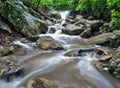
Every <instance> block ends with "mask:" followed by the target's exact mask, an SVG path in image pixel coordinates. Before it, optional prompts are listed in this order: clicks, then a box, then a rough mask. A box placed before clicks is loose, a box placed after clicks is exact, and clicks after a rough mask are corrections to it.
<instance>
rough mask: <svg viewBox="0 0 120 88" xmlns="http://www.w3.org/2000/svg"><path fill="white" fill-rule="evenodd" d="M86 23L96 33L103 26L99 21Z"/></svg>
mask: <svg viewBox="0 0 120 88" xmlns="http://www.w3.org/2000/svg"><path fill="white" fill-rule="evenodd" d="M86 21H87V23H88V24H89V25H90V28H91V29H92V31H96V30H98V29H99V27H100V26H102V22H101V21H99V20H86Z"/></svg>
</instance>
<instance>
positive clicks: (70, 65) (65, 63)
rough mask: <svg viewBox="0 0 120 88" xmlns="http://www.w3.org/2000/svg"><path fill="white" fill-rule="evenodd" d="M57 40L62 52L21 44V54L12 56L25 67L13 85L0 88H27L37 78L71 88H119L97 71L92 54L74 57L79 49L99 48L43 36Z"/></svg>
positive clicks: (1, 84)
mask: <svg viewBox="0 0 120 88" xmlns="http://www.w3.org/2000/svg"><path fill="white" fill-rule="evenodd" d="M46 35H49V36H51V37H53V38H54V39H56V40H58V41H60V42H61V43H62V45H63V47H64V50H40V49H36V48H34V45H35V43H31V44H30V43H29V44H23V43H21V42H20V41H14V44H18V45H20V46H21V47H22V48H21V50H20V52H18V53H16V55H13V58H14V59H16V60H17V61H19V63H20V64H21V65H22V66H23V67H24V74H23V76H22V77H19V78H15V79H14V80H13V81H12V82H9V83H6V82H4V81H2V80H1V81H0V88H26V83H27V81H28V80H29V79H30V78H32V77H36V76H40V77H44V78H47V79H49V80H55V81H59V82H61V83H65V84H68V85H71V86H74V88H120V86H119V82H117V81H116V80H115V79H113V78H112V76H111V75H109V74H106V73H102V72H100V71H98V70H97V69H96V68H95V67H94V65H93V64H92V63H91V62H92V61H97V59H96V56H95V55H93V54H92V53H85V54H84V55H82V56H77V51H78V50H79V49H83V48H84V49H85V48H86V49H90V48H96V47H100V46H96V45H84V44H83V43H82V42H81V39H82V38H81V37H80V36H70V35H65V34H49V33H48V34H44V35H39V36H46Z"/></svg>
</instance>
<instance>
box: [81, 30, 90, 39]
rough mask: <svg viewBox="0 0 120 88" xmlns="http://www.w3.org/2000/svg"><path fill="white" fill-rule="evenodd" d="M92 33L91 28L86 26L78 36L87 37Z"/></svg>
mask: <svg viewBox="0 0 120 88" xmlns="http://www.w3.org/2000/svg"><path fill="white" fill-rule="evenodd" d="M91 35H92V33H91V28H86V29H85V30H84V31H83V32H82V33H81V34H80V36H81V37H83V38H88V37H90V36H91Z"/></svg>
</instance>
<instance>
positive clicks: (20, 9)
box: [0, 0, 47, 36]
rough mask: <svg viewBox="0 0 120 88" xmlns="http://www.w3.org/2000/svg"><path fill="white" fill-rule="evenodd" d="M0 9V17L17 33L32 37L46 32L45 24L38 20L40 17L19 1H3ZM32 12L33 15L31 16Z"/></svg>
mask: <svg viewBox="0 0 120 88" xmlns="http://www.w3.org/2000/svg"><path fill="white" fill-rule="evenodd" d="M0 7H1V8H0V13H1V15H2V16H3V17H5V18H6V19H7V20H8V21H9V22H10V23H12V24H13V25H14V26H15V28H16V31H17V32H20V33H22V34H24V35H26V36H33V35H38V34H40V33H42V32H45V31H47V26H46V24H45V22H43V21H42V20H40V17H41V16H40V15H38V13H36V12H35V11H33V10H32V9H30V8H28V7H26V6H25V5H24V4H23V3H22V2H21V1H20V0H7V1H4V2H3V3H2V4H0ZM32 12H33V13H34V15H33V14H31V13H32ZM36 14H37V16H35V15H36Z"/></svg>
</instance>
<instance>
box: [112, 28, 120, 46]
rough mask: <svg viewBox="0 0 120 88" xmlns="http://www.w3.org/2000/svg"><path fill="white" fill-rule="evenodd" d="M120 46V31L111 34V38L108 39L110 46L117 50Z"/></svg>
mask: <svg viewBox="0 0 120 88" xmlns="http://www.w3.org/2000/svg"><path fill="white" fill-rule="evenodd" d="M119 45H120V30H116V31H114V32H113V36H111V37H110V46H111V47H115V48H117V47H118V46H119Z"/></svg>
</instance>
